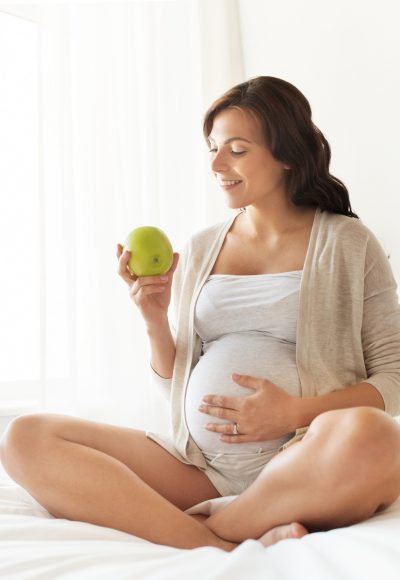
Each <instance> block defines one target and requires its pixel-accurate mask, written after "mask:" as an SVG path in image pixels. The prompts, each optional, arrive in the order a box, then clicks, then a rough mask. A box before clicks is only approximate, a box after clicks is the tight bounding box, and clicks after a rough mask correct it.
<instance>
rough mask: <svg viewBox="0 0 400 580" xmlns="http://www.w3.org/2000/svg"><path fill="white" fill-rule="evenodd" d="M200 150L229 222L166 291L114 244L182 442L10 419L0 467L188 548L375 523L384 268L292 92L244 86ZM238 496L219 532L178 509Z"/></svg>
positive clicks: (45, 500)
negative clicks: (134, 268) (205, 152)
mask: <svg viewBox="0 0 400 580" xmlns="http://www.w3.org/2000/svg"><path fill="white" fill-rule="evenodd" d="M204 136H205V139H206V142H207V144H208V147H209V151H210V153H209V155H210V166H211V171H212V173H213V175H214V176H215V178H216V180H217V182H218V185H219V186H220V188H221V192H222V194H223V195H224V198H225V200H226V203H227V206H228V207H229V208H231V209H232V210H234V213H233V215H232V217H230V218H229V219H228V220H227V221H224V222H222V223H218V224H215V225H213V226H210V227H208V228H206V229H204V230H202V231H200V232H198V233H196V234H195V235H193V236H192V237H191V238H190V240H189V241H188V243H187V244H186V246H185V247H184V248H183V250H182V252H181V254H180V255H179V254H178V253H175V254H174V262H173V265H172V267H171V270H170V271H169V272H168V274H167V277H166V279H165V280H164V279H163V278H161V277H142V278H137V277H136V276H134V275H133V274H132V273H131V272H130V271H129V269H128V267H127V264H128V260H129V257H130V254H129V252H122V247H121V246H120V245H119V246H118V250H117V257H118V261H119V262H118V263H119V270H118V271H119V274H120V276H121V277H122V278H123V280H124V281H125V282H126V283H127V285H128V288H129V295H130V297H131V298H132V300H133V301H134V303H135V305H136V306H137V307H138V308H139V310H140V312H141V314H142V316H143V318H144V320H145V323H146V328H147V333H148V336H149V340H150V343H151V361H150V362H151V368H152V374H153V377H154V381H155V382H156V384H157V385H159V386H160V388H161V389H162V390H163V392H164V393H165V394H166V396H167V397H168V398H169V400H170V404H171V434H170V436H169V437H166V436H163V435H161V434H157V433H151V432H143V431H139V430H136V429H130V428H124V427H116V426H111V425H105V424H101V423H96V422H92V421H87V420H83V419H79V418H74V417H68V416H65V415H53V414H33V415H26V416H23V417H20V418H18V419H16V420H14V421H13V423H11V425H10V427H9V429H8V430H7V432H6V434H5V437H4V439H3V442H2V448H1V459H2V461H3V463H4V466H5V468H6V470H7V471H8V473H9V474H10V476H11V477H13V478H14V479H15V480H16V481H17V482H18V483H20V484H21V485H22V486H24V487H25V488H26V489H27V490H28V491H29V492H30V493H31V494H32V495H33V496H34V497H35V498H36V499H37V500H38V501H39V502H40V503H41V504H42V505H43V506H45V507H46V508H47V509H48V510H49V511H50V512H51V513H52V514H53V515H55V516H56V517H63V518H68V519H74V520H81V521H86V522H91V523H94V524H98V525H102V526H108V527H111V528H115V529H118V530H122V531H125V532H128V533H131V534H134V535H136V536H140V537H142V538H145V539H147V540H149V541H152V542H155V543H159V544H165V545H169V546H175V547H178V548H195V547H198V546H208V545H212V546H217V547H220V548H222V549H223V550H227V551H231V550H233V549H234V548H235V547H236V546H237V545H238V544H240V543H241V542H243V541H244V540H246V539H247V538H253V539H257V540H259V541H260V542H261V543H262V544H264V545H266V546H267V545H270V544H272V543H274V542H276V541H278V540H279V539H281V538H286V537H301V536H302V535H304V534H306V533H307V532H312V531H317V530H328V529H332V528H335V527H341V526H347V525H350V524H353V523H356V522H359V521H362V520H364V519H366V518H368V517H370V516H371V515H372V514H374V513H375V512H377V511H380V510H383V509H385V508H386V507H387V506H389V505H390V504H391V503H392V502H394V500H395V499H396V498H397V497H398V495H399V494H400V426H399V425H398V424H397V423H396V421H395V420H394V419H393V416H395V415H397V414H399V413H400V309H399V304H398V297H397V293H396V289H397V286H396V282H395V279H394V277H393V273H392V270H391V267H390V264H389V260H388V258H387V256H386V255H385V252H384V251H383V249H382V247H381V245H380V244H379V242H378V240H377V238H376V237H375V236H374V234H373V233H372V232H371V231H370V230H369V229H368V228H367V227H366V226H365V225H364V224H363V223H362V222H361V221H360V219H359V218H358V216H357V215H356V214H355V213H354V212H353V211H352V209H351V205H350V201H349V195H348V191H347V189H346V187H345V186H344V184H343V183H342V182H341V181H339V180H338V179H337V178H335V177H333V176H332V175H331V174H330V173H329V163H330V147H329V144H328V142H327V141H326V139H325V138H324V136H323V134H322V133H321V131H320V130H319V129H318V128H317V127H316V126H315V125H314V124H313V122H312V119H311V109H310V105H309V103H308V101H307V100H306V98H305V97H304V96H303V95H302V93H301V92H300V91H299V90H298V89H296V88H295V87H294V86H293V85H292V84H290V83H288V82H285V81H283V80H280V79H277V78H274V77H257V78H254V79H250V80H249V81H247V82H244V83H242V84H240V85H238V86H235V87H233V88H232V89H231V90H229V91H228V92H227V93H225V94H224V95H222V96H221V98H219V99H218V100H217V101H216V102H215V103H213V104H212V106H211V107H210V109H209V110H208V111H207V113H206V115H205V120H204ZM171 299H172V304H173V307H174V312H173V313H172V312H171V313H170V316H168V315H169V307H170V302H171ZM226 495H237V498H235V499H234V500H233V501H231V502H230V503H229V504H228V505H226V506H225V507H224V508H222V509H220V510H219V511H217V512H215V513H214V514H213V515H211V516H210V517H208V518H206V517H205V516H203V517H201V516H197V517H196V516H194V517H191V516H189V515H188V514H186V513H184V511H185V510H186V509H187V508H189V507H190V506H192V505H194V504H196V503H198V502H201V501H204V500H208V499H211V498H217V497H220V496H226Z"/></svg>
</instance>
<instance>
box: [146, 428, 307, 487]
mask: <svg viewBox="0 0 400 580" xmlns="http://www.w3.org/2000/svg"><path fill="white" fill-rule="evenodd" d="M146 436H147V437H148V438H149V439H151V440H152V441H155V442H156V443H158V444H159V445H161V447H163V448H164V449H166V450H167V451H168V452H169V453H171V455H173V456H174V457H176V458H177V459H179V461H182V463H186V464H188V465H191V463H190V462H189V461H187V460H186V459H185V458H184V457H182V455H181V454H180V453H179V451H178V450H177V449H176V447H175V446H174V444H173V441H172V439H170V438H169V437H167V436H165V435H160V434H158V433H153V432H151V431H146ZM300 439H301V437H296V438H294V439H293V440H290V441H289V442H288V443H285V444H284V445H282V446H281V447H278V448H277V449H275V450H272V451H261V452H259V453H257V452H256V453H254V452H253V453H215V454H208V453H203V456H204V459H205V460H206V463H207V467H206V468H205V469H203V468H198V469H200V471H202V472H203V473H204V474H205V475H206V476H207V477H208V479H209V480H210V481H211V483H212V484H213V486H214V487H215V488H216V490H217V491H218V493H219V494H220V495H221V496H227V495H239V494H240V493H242V491H244V490H245V489H247V488H248V487H249V486H250V485H251V484H252V483H253V481H255V480H256V479H257V477H258V476H259V475H260V473H261V471H262V470H263V469H264V467H265V466H266V465H267V463H269V461H271V459H272V458H273V457H275V455H277V454H278V453H279V452H280V451H282V450H283V449H285V448H286V447H288V446H289V445H291V444H292V443H294V442H296V441H298V440H300Z"/></svg>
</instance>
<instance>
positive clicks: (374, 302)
mask: <svg viewBox="0 0 400 580" xmlns="http://www.w3.org/2000/svg"><path fill="white" fill-rule="evenodd" d="M361 336H362V345H363V353H364V362H365V368H366V371H367V379H366V381H367V382H368V383H370V384H371V385H373V386H374V387H375V388H376V389H377V390H378V391H379V393H380V394H381V395H382V398H383V400H384V403H385V411H386V412H387V413H388V414H389V415H392V416H395V415H399V414H400V305H399V300H398V295H397V284H396V280H395V278H394V276H393V272H392V269H391V266H390V263H389V259H388V257H387V256H386V254H385V252H384V250H383V248H382V246H381V245H380V243H379V242H378V240H377V238H376V237H375V236H374V234H373V233H372V232H370V235H369V238H368V242H367V247H366V256H365V271H364V304H363V321H362V331H361Z"/></svg>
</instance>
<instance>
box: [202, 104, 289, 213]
mask: <svg viewBox="0 0 400 580" xmlns="http://www.w3.org/2000/svg"><path fill="white" fill-rule="evenodd" d="M208 139H209V141H210V144H211V146H210V163H211V170H212V172H213V173H214V175H215V177H216V179H217V181H218V184H219V186H220V187H221V188H222V189H223V190H224V191H225V192H226V194H227V199H228V205H229V207H231V208H240V207H245V206H247V205H250V204H256V205H260V204H261V205H268V204H269V203H271V200H272V199H276V197H277V196H278V197H282V196H285V187H284V183H285V172H286V169H288V166H287V165H285V164H284V163H281V162H280V161H277V160H276V159H275V158H274V157H273V156H272V154H271V152H270V150H269V149H268V148H267V147H266V144H265V141H264V137H263V134H262V130H261V127H260V125H259V123H258V122H257V121H256V120H255V118H254V117H253V116H252V115H251V114H250V113H248V112H246V111H243V110H242V109H225V110H224V111H221V112H220V113H219V114H218V115H216V117H215V119H214V124H213V127H212V130H211V133H210V135H209V137H208ZM232 182H235V183H232Z"/></svg>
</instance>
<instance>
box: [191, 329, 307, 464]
mask: <svg viewBox="0 0 400 580" xmlns="http://www.w3.org/2000/svg"><path fill="white" fill-rule="evenodd" d="M233 372H237V373H239V374H244V375H250V376H254V377H258V378H266V379H269V380H270V381H272V382H273V383H275V384H276V385H278V387H281V388H283V389H284V390H285V391H286V392H287V393H289V394H290V395H294V396H300V381H299V376H298V372H297V366H296V345H295V344H293V343H289V342H285V341H280V340H277V339H275V338H272V337H270V336H268V335H266V334H264V333H262V332H259V331H251V332H245V333H244V332H243V333H234V334H227V335H223V336H222V337H220V338H218V339H217V340H214V341H212V342H210V343H208V344H206V345H205V347H204V354H203V356H201V357H200V359H199V361H198V363H197V365H196V366H195V367H194V369H193V371H192V374H191V376H190V378H189V382H188V386H187V390H186V398H185V416H186V422H187V426H188V429H189V432H190V434H191V437H192V438H193V439H194V441H195V442H196V444H197V445H198V447H199V448H200V449H201V450H202V451H203V452H205V453H249V452H250V453H251V452H252V451H254V453H257V452H258V451H270V450H273V449H277V448H278V447H280V446H281V445H283V443H285V442H286V441H288V440H289V439H290V438H291V437H292V436H293V435H294V433H287V434H285V435H283V436H282V437H280V438H279V439H273V440H269V441H254V442H249V443H233V444H232V443H225V442H223V441H221V440H220V439H219V437H220V435H221V434H220V433H215V432H213V431H208V430H206V429H205V427H204V425H205V424H206V423H208V422H209V423H220V424H222V423H232V421H230V420H226V419H220V418H218V417H214V416H212V415H208V414H205V413H202V412H201V411H199V410H198V407H199V406H200V404H201V403H202V399H203V396H204V395H227V396H233V397H243V396H244V397H246V396H249V395H253V394H254V393H255V391H254V389H250V388H247V387H241V386H240V385H238V384H236V383H234V382H233V381H232V379H231V377H230V375H231V373H233ZM265 411H266V414H269V413H271V412H272V413H273V409H265ZM238 424H239V432H240V420H239V421H238Z"/></svg>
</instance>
